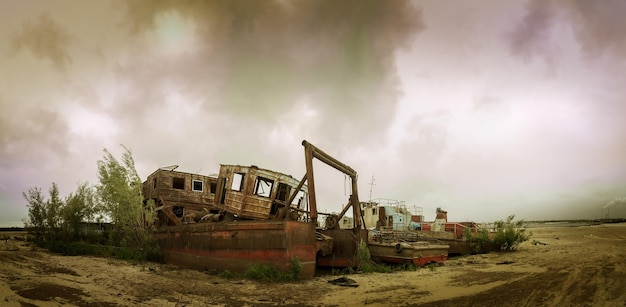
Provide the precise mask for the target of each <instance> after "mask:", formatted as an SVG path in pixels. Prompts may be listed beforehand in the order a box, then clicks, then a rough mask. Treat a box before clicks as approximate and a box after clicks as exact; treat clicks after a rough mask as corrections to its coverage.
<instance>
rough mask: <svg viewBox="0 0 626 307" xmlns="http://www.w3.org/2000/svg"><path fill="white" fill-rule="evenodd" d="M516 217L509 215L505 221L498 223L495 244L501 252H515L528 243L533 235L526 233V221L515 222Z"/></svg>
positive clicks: (496, 224) (496, 223)
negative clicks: (524, 243)
mask: <svg viewBox="0 0 626 307" xmlns="http://www.w3.org/2000/svg"><path fill="white" fill-rule="evenodd" d="M514 218H515V215H509V216H508V217H507V218H506V220H505V221H502V220H500V221H496V222H495V223H494V224H495V229H496V235H495V237H494V238H493V243H494V244H495V245H496V246H498V247H500V250H501V251H507V252H508V251H514V250H516V249H517V247H518V246H519V245H520V244H521V243H522V242H525V241H528V239H529V238H530V236H531V234H529V233H526V228H525V222H524V220H519V221H517V222H514V221H513V219H514Z"/></svg>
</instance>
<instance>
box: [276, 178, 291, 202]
mask: <svg viewBox="0 0 626 307" xmlns="http://www.w3.org/2000/svg"><path fill="white" fill-rule="evenodd" d="M290 191H291V187H290V186H288V185H287V184H286V183H282V182H280V183H278V193H277V194H276V199H278V200H282V201H287V199H289V195H290V193H289V192H290Z"/></svg>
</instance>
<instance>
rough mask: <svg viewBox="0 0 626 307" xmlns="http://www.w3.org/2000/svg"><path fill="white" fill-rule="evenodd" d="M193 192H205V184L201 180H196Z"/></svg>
mask: <svg viewBox="0 0 626 307" xmlns="http://www.w3.org/2000/svg"><path fill="white" fill-rule="evenodd" d="M192 190H194V191H196V192H202V191H204V182H202V181H201V180H194V181H193V187H192Z"/></svg>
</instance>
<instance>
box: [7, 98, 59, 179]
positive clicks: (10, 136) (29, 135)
mask: <svg viewBox="0 0 626 307" xmlns="http://www.w3.org/2000/svg"><path fill="white" fill-rule="evenodd" d="M9 103H10V102H8V101H7V100H6V99H2V97H0V107H2V110H6V111H8V112H2V113H1V114H0V131H2V133H0V151H1V154H2V157H3V159H2V160H3V161H2V162H0V168H1V169H3V170H5V171H6V170H8V169H13V168H15V167H16V166H17V165H20V166H24V165H25V164H28V161H42V160H46V159H48V158H50V159H55V158H56V159H62V158H63V157H65V156H67V140H68V126H67V124H66V122H65V119H64V118H63V117H62V116H61V115H60V114H59V113H58V112H57V111H56V110H54V109H52V108H51V107H50V106H46V105H45V104H41V105H35V106H31V107H26V108H25V109H24V110H23V112H22V111H21V110H13V111H11V109H10V108H9V107H7V104H9ZM13 103H19V102H13ZM16 111H17V112H16ZM18 113H19V114H18ZM44 157H45V158H44ZM16 164H17V165H16Z"/></svg>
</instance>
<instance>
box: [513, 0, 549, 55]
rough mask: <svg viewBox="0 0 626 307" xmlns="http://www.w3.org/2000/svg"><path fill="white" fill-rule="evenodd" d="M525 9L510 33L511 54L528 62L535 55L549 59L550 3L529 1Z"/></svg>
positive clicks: (535, 0)
mask: <svg viewBox="0 0 626 307" xmlns="http://www.w3.org/2000/svg"><path fill="white" fill-rule="evenodd" d="M526 9H527V13H526V14H525V16H524V17H523V18H522V20H521V21H520V22H519V25H518V26H517V28H516V29H515V30H514V31H513V32H512V33H511V38H510V39H511V42H510V44H511V50H512V52H513V54H515V55H518V56H521V57H522V58H523V59H524V60H530V59H532V57H533V56H535V55H538V56H545V57H547V58H551V57H552V54H551V52H550V51H549V48H548V47H549V45H550V29H551V27H552V26H553V18H554V7H553V3H552V1H542V0H530V1H529V2H528V3H527V5H526Z"/></svg>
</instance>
